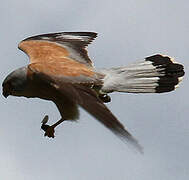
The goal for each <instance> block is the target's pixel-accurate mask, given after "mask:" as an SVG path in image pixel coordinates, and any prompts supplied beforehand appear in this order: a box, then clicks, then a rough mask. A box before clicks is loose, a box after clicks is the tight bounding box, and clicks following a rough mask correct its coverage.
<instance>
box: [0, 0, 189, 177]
mask: <svg viewBox="0 0 189 180" xmlns="http://www.w3.org/2000/svg"><path fill="white" fill-rule="evenodd" d="M188 9H189V1H187V0H180V1H178V0H172V1H171V0H122V1H119V0H117V1H115V0H95V1H89V0H77V1H76V0H75V1H73V0H54V1H52V0H32V1H26V0H19V1H13V0H6V1H5V0H2V1H1V6H0V20H1V21H0V22H1V28H0V36H1V38H0V39H1V43H0V48H1V52H0V59H1V61H0V63H1V65H0V81H1V82H2V81H3V79H4V78H5V77H6V75H7V74H8V73H9V72H10V71H12V70H14V69H16V68H18V67H21V66H24V65H26V64H27V63H28V62H29V61H28V58H27V56H26V55H25V54H24V53H23V52H21V51H19V50H18V49H17V44H18V43H19V41H21V40H22V39H24V38H26V37H29V36H32V35H37V34H41V33H48V32H60V31H96V32H98V33H99V35H98V38H97V39H96V41H94V43H93V44H92V45H90V47H89V51H90V57H91V58H92V59H93V60H94V63H95V66H96V67H97V68H100V67H101V68H102V67H114V66H115V67H116V66H121V65H127V64H129V63H132V62H133V61H136V60H141V59H143V58H144V57H146V56H149V55H153V54H155V53H162V54H167V55H170V56H173V57H174V58H175V59H176V61H178V62H180V63H182V64H184V66H185V71H186V75H185V78H184V80H183V83H182V84H181V85H180V88H178V89H177V90H176V91H175V92H171V93H165V94H155V95H153V94H145V95H143V94H140V95H133V94H123V93H122V94H119V93H114V94H112V95H111V96H112V102H111V104H108V107H109V108H110V109H111V110H112V112H113V113H114V114H115V115H116V116H117V117H118V119H119V120H120V121H121V122H122V123H123V124H124V125H125V126H126V127H127V129H128V130H129V131H130V132H131V133H132V134H133V136H134V137H135V138H137V139H138V140H139V142H140V144H141V145H142V146H143V147H144V155H140V154H137V153H134V152H133V151H132V150H131V149H129V148H128V146H126V145H125V144H124V143H123V142H122V141H120V140H119V139H118V138H117V137H116V136H115V135H114V134H112V133H111V132H110V131H109V130H107V129H105V128H104V127H103V126H102V125H101V124H100V123H98V122H97V121H96V120H95V119H94V118H93V117H91V116H90V115H88V114H87V113H86V112H85V111H83V110H81V115H80V120H79V122H78V123H72V122H65V123H64V124H62V126H60V127H58V128H57V131H56V138H55V139H47V138H45V137H43V131H42V130H40V125H41V124H40V122H41V120H42V118H43V117H44V115H46V114H48V115H49V117H50V123H54V122H55V121H57V120H58V119H59V118H60V115H59V113H58V111H57V109H56V108H55V106H54V104H52V103H50V102H47V101H43V100H40V99H26V98H16V97H9V98H8V99H5V98H4V97H3V96H1V97H0V98H1V103H0V109H1V126H0V142H1V147H0V178H1V179H6V180H13V179H14V180H34V179H35V180H41V179H45V180H52V179H53V180H54V179H65V180H117V179H118V180H152V179H153V180H178V179H181V180H188V179H189V166H188V162H189V156H188V152H189V118H188V109H189V106H188V104H189V103H188V99H189V97H188V89H189V82H188V78H187V73H188V66H189V61H188V60H189V50H188V49H189V21H188V17H189V11H188Z"/></svg>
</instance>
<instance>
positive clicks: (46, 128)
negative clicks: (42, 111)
mask: <svg viewBox="0 0 189 180" xmlns="http://www.w3.org/2000/svg"><path fill="white" fill-rule="evenodd" d="M63 121H64V119H60V120H59V121H57V122H56V123H54V124H53V125H51V126H49V125H48V124H46V123H47V122H48V116H45V117H44V119H43V121H42V125H41V129H43V130H44V131H45V134H44V136H48V137H49V138H51V137H52V138H54V137H55V136H54V132H55V130H54V129H55V127H56V126H58V125H59V124H61V123H62V122H63Z"/></svg>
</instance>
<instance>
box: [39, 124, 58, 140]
mask: <svg viewBox="0 0 189 180" xmlns="http://www.w3.org/2000/svg"><path fill="white" fill-rule="evenodd" d="M41 129H43V130H44V131H45V134H44V136H47V137H49V138H51V137H52V138H54V137H55V136H54V132H55V131H54V126H49V125H46V124H42V126H41Z"/></svg>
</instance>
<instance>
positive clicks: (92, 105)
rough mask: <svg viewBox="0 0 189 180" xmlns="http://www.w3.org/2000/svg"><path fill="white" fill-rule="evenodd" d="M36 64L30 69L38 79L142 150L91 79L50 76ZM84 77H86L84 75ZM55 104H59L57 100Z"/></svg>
mask: <svg viewBox="0 0 189 180" xmlns="http://www.w3.org/2000/svg"><path fill="white" fill-rule="evenodd" d="M34 65H35V64H33V65H32V64H31V65H30V66H29V69H30V71H32V72H33V74H34V75H33V76H34V77H35V78H37V80H38V81H41V82H46V83H48V84H49V85H50V86H51V87H52V88H54V90H55V91H56V92H57V93H56V94H60V95H61V96H62V97H65V98H67V99H70V100H71V101H72V102H75V103H76V104H79V105H80V106H81V107H83V108H84V109H85V110H86V111H87V112H89V113H90V114H91V115H92V116H94V117H95V118H96V119H97V120H98V121H99V122H101V123H102V124H103V125H104V126H105V127H107V128H108V129H109V130H111V131H112V132H113V133H114V134H116V135H117V136H118V137H120V138H121V139H123V140H126V141H127V142H130V143H131V144H132V145H134V147H135V148H137V149H138V150H139V151H140V152H142V148H141V146H140V145H139V144H138V142H137V141H136V140H135V139H134V138H133V137H132V135H131V134H130V133H129V132H128V131H127V130H126V129H125V128H124V126H123V125H122V124H121V123H120V122H119V121H118V120H117V118H116V117H115V116H114V115H113V114H112V113H111V111H110V110H109V109H108V108H107V107H106V106H105V105H104V104H103V102H102V100H100V99H99V98H98V96H97V93H96V91H95V90H93V89H92V88H91V84H90V80H89V79H87V80H86V79H82V82H85V83H78V81H77V82H75V81H74V80H73V79H74V77H72V78H73V79H72V81H65V78H64V77H61V78H58V77H57V76H49V75H48V74H45V73H43V72H42V71H41V70H40V71H39V72H38V71H37V70H36V69H34V68H35V66H34ZM83 78H86V77H85V76H83ZM55 104H57V103H56V100H55Z"/></svg>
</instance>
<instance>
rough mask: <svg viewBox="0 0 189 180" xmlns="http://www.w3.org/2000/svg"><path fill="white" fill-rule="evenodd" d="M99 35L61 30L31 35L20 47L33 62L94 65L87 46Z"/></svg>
mask: <svg viewBox="0 0 189 180" xmlns="http://www.w3.org/2000/svg"><path fill="white" fill-rule="evenodd" d="M96 36H97V33H95V32H60V33H51V34H42V35H38V36H33V37H29V38H27V39H24V40H23V41H21V42H20V43H19V45H18V48H19V49H21V50H22V51H24V52H25V53H26V54H27V55H28V56H29V58H30V62H31V63H36V62H40V63H41V62H51V61H56V62H58V61H59V62H62V61H63V62H64V61H65V60H67V61H68V60H72V61H77V62H79V63H82V64H85V65H87V66H89V67H92V66H93V64H92V61H91V60H90V58H89V57H88V54H87V50H86V47H87V45H88V44H90V43H91V42H92V41H93V40H94V39H95V38H96Z"/></svg>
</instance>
